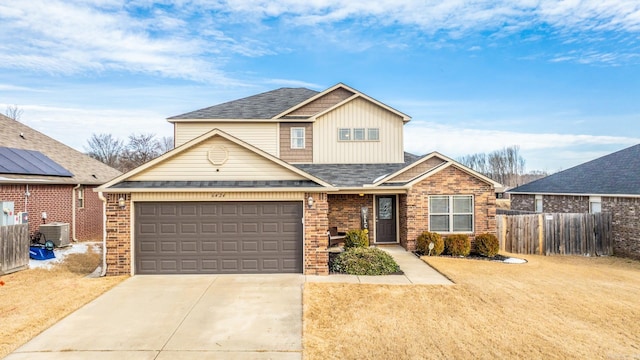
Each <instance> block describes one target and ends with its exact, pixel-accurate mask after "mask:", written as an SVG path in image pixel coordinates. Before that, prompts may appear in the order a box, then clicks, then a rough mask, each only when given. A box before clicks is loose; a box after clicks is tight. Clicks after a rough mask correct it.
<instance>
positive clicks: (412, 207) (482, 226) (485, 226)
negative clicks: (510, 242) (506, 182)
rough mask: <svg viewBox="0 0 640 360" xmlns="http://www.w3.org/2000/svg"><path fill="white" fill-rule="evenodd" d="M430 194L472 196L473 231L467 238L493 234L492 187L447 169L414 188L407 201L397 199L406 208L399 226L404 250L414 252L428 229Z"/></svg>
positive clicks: (494, 217) (494, 203)
mask: <svg viewBox="0 0 640 360" xmlns="http://www.w3.org/2000/svg"><path fill="white" fill-rule="evenodd" d="M429 195H473V197H474V231H473V232H472V233H470V235H471V236H475V234H481V233H487V232H488V233H492V234H495V233H496V199H495V192H494V190H493V186H491V185H490V184H487V183H485V182H483V181H481V180H480V179H478V178H476V177H474V176H472V175H470V174H467V173H466V172H464V171H462V170H459V169H457V168H455V167H453V166H450V167H448V168H446V169H444V170H442V171H440V172H438V173H437V174H435V175H433V176H430V177H428V178H426V179H425V180H423V181H421V182H420V183H418V184H416V185H414V186H413V187H412V188H411V189H410V190H409V192H408V194H407V196H406V199H405V198H404V197H401V198H400V203H401V206H402V207H404V208H405V209H406V216H403V217H404V218H405V219H406V220H404V221H401V223H400V227H401V229H400V234H401V243H402V245H403V246H404V247H405V248H406V249H407V250H409V251H413V250H415V247H416V239H417V237H418V236H419V235H420V234H421V233H422V232H424V231H428V230H429ZM405 202H406V204H405ZM401 219H402V217H401Z"/></svg>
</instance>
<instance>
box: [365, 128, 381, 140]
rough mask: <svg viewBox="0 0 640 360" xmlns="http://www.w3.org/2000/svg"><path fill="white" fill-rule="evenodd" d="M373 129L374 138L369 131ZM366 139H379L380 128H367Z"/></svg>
mask: <svg viewBox="0 0 640 360" xmlns="http://www.w3.org/2000/svg"><path fill="white" fill-rule="evenodd" d="M372 130H375V133H376V138H375V139H372V138H371V131H372ZM367 140H368V141H380V128H367Z"/></svg>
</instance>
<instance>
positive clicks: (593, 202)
mask: <svg viewBox="0 0 640 360" xmlns="http://www.w3.org/2000/svg"><path fill="white" fill-rule="evenodd" d="M589 212H590V213H592V214H596V213H599V212H602V198H601V197H600V196H589Z"/></svg>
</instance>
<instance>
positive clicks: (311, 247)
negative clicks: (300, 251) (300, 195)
mask: <svg viewBox="0 0 640 360" xmlns="http://www.w3.org/2000/svg"><path fill="white" fill-rule="evenodd" d="M310 196H311V197H313V200H314V203H313V206H312V207H311V208H309V207H307V205H306V204H305V205H304V207H305V209H304V273H305V274H306V275H328V274H329V253H328V252H327V246H328V245H329V240H328V238H327V229H328V228H329V218H328V213H329V204H328V202H327V194H325V193H319V194H315V193H314V194H309V193H307V194H305V195H304V198H305V199H308V198H309V197H310Z"/></svg>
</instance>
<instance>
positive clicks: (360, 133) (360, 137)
mask: <svg viewBox="0 0 640 360" xmlns="http://www.w3.org/2000/svg"><path fill="white" fill-rule="evenodd" d="M353 140H356V141H364V128H355V129H353Z"/></svg>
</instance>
